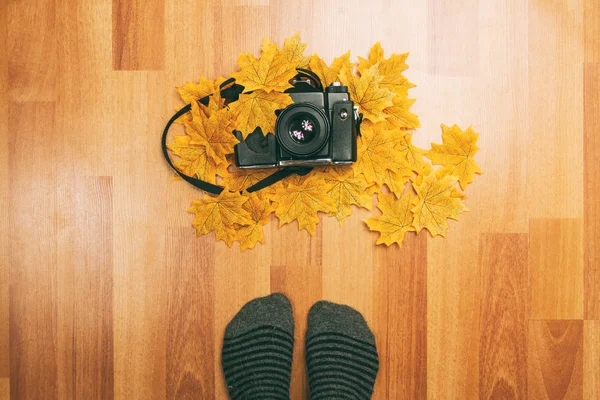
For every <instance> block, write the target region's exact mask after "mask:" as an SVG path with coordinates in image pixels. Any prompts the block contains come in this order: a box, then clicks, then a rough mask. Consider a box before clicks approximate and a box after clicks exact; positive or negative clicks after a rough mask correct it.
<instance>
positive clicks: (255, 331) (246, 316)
mask: <svg viewBox="0 0 600 400" xmlns="http://www.w3.org/2000/svg"><path fill="white" fill-rule="evenodd" d="M293 352H294V319H293V316H292V306H291V305H290V301H289V300H288V299H287V297H285V296H284V295H282V294H280V293H273V294H271V295H270V296H266V297H260V298H258V299H254V300H251V301H249V302H248V303H246V304H245V305H244V306H243V307H242V309H241V310H240V311H239V312H238V313H237V314H236V315H235V317H233V319H232V320H231V322H229V324H228V325H227V328H225V338H224V340H223V350H222V354H221V356H222V358H221V363H222V365H223V372H224V374H225V381H226V382H227V390H228V391H229V395H230V396H231V398H232V399H233V400H237V399H261V400H262V399H285V400H288V399H289V397H290V394H289V392H290V374H291V371H292V355H293Z"/></svg>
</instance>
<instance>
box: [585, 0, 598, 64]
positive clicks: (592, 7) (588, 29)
mask: <svg viewBox="0 0 600 400" xmlns="http://www.w3.org/2000/svg"><path fill="white" fill-rule="evenodd" d="M583 25H584V27H585V28H584V47H585V62H586V63H600V4H598V1H596V0H584V13H583Z"/></svg>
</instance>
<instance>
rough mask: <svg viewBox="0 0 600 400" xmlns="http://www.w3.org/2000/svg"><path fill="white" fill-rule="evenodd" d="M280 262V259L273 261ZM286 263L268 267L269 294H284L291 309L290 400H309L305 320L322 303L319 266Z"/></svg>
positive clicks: (291, 261)
mask: <svg viewBox="0 0 600 400" xmlns="http://www.w3.org/2000/svg"><path fill="white" fill-rule="evenodd" d="M275 261H282V260H273V263H275ZM288 262H290V263H289V264H285V265H276V264H274V265H272V266H271V291H272V292H274V293H275V292H280V293H283V294H285V295H286V296H287V297H288V298H289V299H290V301H291V303H292V307H293V310H294V325H295V332H294V339H295V342H294V360H293V363H292V380H291V386H290V395H291V398H293V399H308V393H309V386H308V377H307V376H306V366H305V364H306V363H305V360H304V338H305V335H306V320H307V316H308V311H309V310H310V307H311V306H312V305H313V304H314V303H315V302H317V301H319V300H321V297H322V296H321V293H322V286H321V285H322V280H321V266H320V265H300V264H294V263H293V260H288Z"/></svg>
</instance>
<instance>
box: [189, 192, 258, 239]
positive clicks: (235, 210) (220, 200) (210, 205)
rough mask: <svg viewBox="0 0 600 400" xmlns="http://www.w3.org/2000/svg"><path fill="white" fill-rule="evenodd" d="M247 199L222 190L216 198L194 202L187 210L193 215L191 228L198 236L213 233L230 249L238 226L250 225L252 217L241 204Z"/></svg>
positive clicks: (209, 197)
mask: <svg viewBox="0 0 600 400" xmlns="http://www.w3.org/2000/svg"><path fill="white" fill-rule="evenodd" d="M247 201H248V197H246V196H242V195H241V194H239V193H232V192H228V191H226V190H224V191H223V192H222V193H221V194H220V195H219V196H218V197H212V196H205V197H204V198H202V199H201V200H194V201H193V202H192V206H191V207H190V209H189V210H188V211H189V212H191V213H194V214H195V217H194V221H193V222H192V226H193V227H194V228H195V229H196V234H197V235H198V236H200V235H205V234H207V233H209V232H212V231H214V232H215V237H216V239H217V240H223V241H224V242H225V243H226V244H227V246H229V247H231V245H232V244H233V242H234V241H235V240H236V237H237V230H238V229H240V227H239V226H240V225H251V224H252V217H251V215H250V213H249V212H248V210H247V209H245V208H244V207H243V204H244V203H246V202H247Z"/></svg>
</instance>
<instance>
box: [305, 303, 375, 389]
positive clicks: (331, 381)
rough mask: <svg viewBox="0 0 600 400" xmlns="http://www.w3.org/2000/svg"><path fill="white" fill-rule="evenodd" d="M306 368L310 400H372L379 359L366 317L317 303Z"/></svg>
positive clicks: (308, 334)
mask: <svg viewBox="0 0 600 400" xmlns="http://www.w3.org/2000/svg"><path fill="white" fill-rule="evenodd" d="M306 367H307V370H308V383H309V386H310V398H311V400H323V399H370V398H371V395H372V394H373V386H374V385H375V377H376V376H377V372H378V371H379V358H378V355H377V348H376V346H375V336H374V335H373V332H371V330H370V329H369V327H368V325H367V322H366V321H365V319H364V318H363V316H362V315H361V314H360V313H359V312H358V311H356V310H355V309H353V308H351V307H348V306H345V305H341V304H335V303H331V302H328V301H319V302H317V303H315V305H313V306H312V308H311V309H310V311H309V313H308V328H307V330H306Z"/></svg>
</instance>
